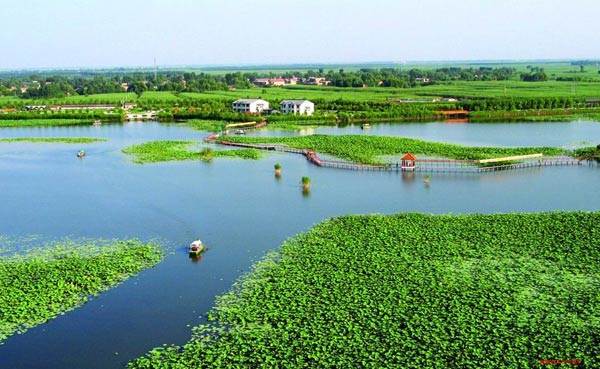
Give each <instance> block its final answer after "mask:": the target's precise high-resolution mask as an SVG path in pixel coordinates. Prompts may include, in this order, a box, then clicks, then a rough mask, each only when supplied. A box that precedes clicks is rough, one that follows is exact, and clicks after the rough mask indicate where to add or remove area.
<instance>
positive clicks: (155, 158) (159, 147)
mask: <svg viewBox="0 0 600 369" xmlns="http://www.w3.org/2000/svg"><path fill="white" fill-rule="evenodd" d="M193 145H194V142H193V141H151V142H146V143H142V144H138V145H133V146H129V147H126V148H124V149H123V153H125V154H128V155H131V156H133V161H134V162H135V163H138V164H144V163H157V162H164V161H178V160H202V161H207V162H208V161H211V160H212V159H214V158H222V157H230V158H233V157H236V158H241V159H253V160H256V159H259V158H260V153H259V152H258V151H257V150H252V149H240V150H212V149H210V148H205V149H202V150H200V151H196V150H190V146H193Z"/></svg>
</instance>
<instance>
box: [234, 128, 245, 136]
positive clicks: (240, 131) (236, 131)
mask: <svg viewBox="0 0 600 369" xmlns="http://www.w3.org/2000/svg"><path fill="white" fill-rule="evenodd" d="M235 134H236V135H245V134H246V131H244V130H243V129H236V130H235Z"/></svg>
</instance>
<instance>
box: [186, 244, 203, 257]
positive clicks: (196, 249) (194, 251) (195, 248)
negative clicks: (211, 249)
mask: <svg viewBox="0 0 600 369" xmlns="http://www.w3.org/2000/svg"><path fill="white" fill-rule="evenodd" d="M205 249H206V247H204V244H203V243H202V241H200V240H196V241H194V242H192V243H190V247H189V248H188V251H189V253H190V255H192V256H198V255H200V254H201V253H202V252H204V250H205Z"/></svg>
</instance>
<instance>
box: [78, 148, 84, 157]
mask: <svg viewBox="0 0 600 369" xmlns="http://www.w3.org/2000/svg"><path fill="white" fill-rule="evenodd" d="M84 156H85V151H83V150H79V152H77V157H78V158H83V157H84Z"/></svg>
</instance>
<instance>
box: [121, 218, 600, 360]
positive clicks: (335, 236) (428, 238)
mask: <svg viewBox="0 0 600 369" xmlns="http://www.w3.org/2000/svg"><path fill="white" fill-rule="evenodd" d="M599 242H600V214H598V213H541V214H506V215H459V216H451V215H446V216H429V215H421V214H400V215H394V216H380V215H373V216H346V217H342V218H337V219H333V220H329V221H326V222H324V223H322V224H320V225H318V226H316V227H315V228H313V229H312V230H310V231H309V232H307V233H305V234H302V235H299V236H296V237H294V238H292V239H291V240H289V241H287V242H286V243H284V244H283V246H282V247H281V249H280V251H279V252H276V253H271V254H269V255H268V256H267V257H266V258H265V259H264V260H263V261H261V262H259V263H258V264H257V265H256V266H255V268H254V270H253V271H252V272H251V273H250V274H249V275H248V276H246V277H245V278H243V279H242V280H241V281H239V282H238V283H237V284H236V285H235V286H234V287H233V289H232V291H231V292H229V293H227V294H225V295H224V296H221V297H220V298H219V299H218V300H217V304H216V307H215V308H214V309H213V311H212V312H211V313H210V314H209V320H210V322H209V323H208V324H204V325H201V326H198V327H196V328H195V329H194V331H193V336H192V340H191V341H189V342H188V343H187V344H185V345H184V346H183V347H175V346H166V347H162V348H158V349H155V350H152V351H151V352H150V353H149V354H148V355H146V356H144V357H142V358H140V359H138V360H136V361H133V362H132V363H130V364H129V368H130V369H151V368H165V369H166V368H174V369H175V368H186V369H194V368H217V367H218V368H356V367H358V368H405V369H423V368H445V369H463V368H478V369H498V368H503V369H520V368H542V367H543V366H542V365H540V360H549V359H565V360H571V359H576V360H580V361H581V362H582V363H583V367H585V368H597V367H600V357H599V356H598V342H600V263H598V260H600V249H599V248H598V247H596V246H597V245H598V243H599Z"/></svg>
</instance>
